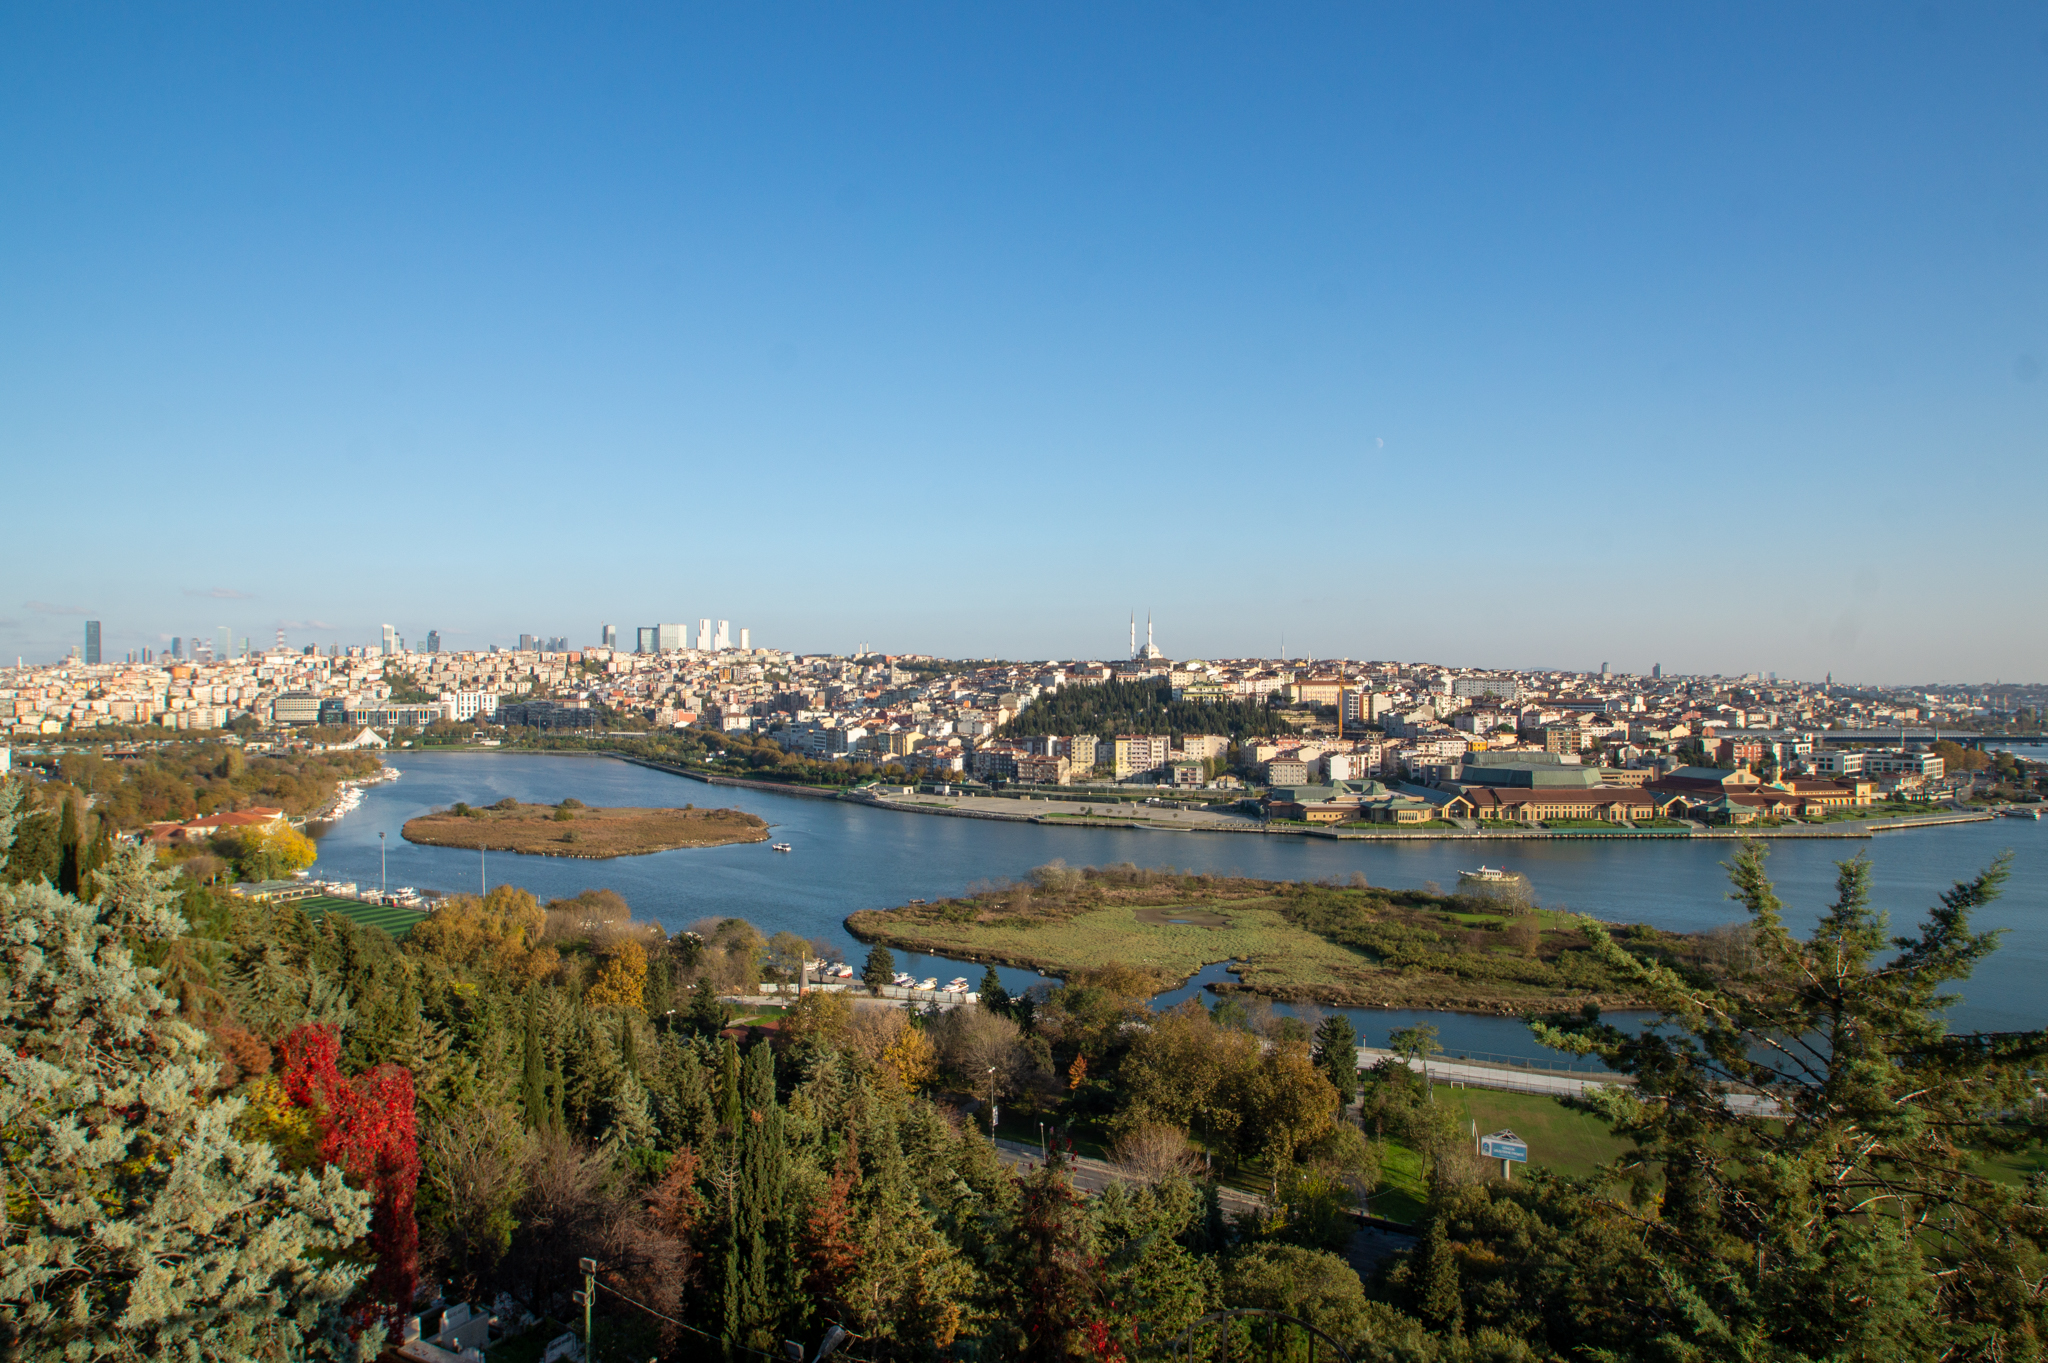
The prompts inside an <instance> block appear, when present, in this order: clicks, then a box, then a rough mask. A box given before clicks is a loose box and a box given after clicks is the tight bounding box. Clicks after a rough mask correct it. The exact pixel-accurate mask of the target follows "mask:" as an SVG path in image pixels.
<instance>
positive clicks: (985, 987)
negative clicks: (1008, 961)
mask: <svg viewBox="0 0 2048 1363" xmlns="http://www.w3.org/2000/svg"><path fill="white" fill-rule="evenodd" d="M891 964H892V965H893V964H894V963H893V962H892V963H891ZM981 1007H982V1009H983V1011H985V1012H990V1013H994V1014H995V1015H996V1016H997V1017H1008V1016H1009V1015H1010V991H1009V990H1007V989H1005V988H1003V977H1002V976H1000V975H998V974H996V968H995V966H993V965H990V966H989V967H988V968H987V969H986V970H984V971H982V972H981Z"/></svg>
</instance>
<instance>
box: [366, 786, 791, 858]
mask: <svg viewBox="0 0 2048 1363" xmlns="http://www.w3.org/2000/svg"><path fill="white" fill-rule="evenodd" d="M400 832H401V833H402V835H403V836H404V838H405V840H406V841H407V842H416V843H419V844H421V845H422V846H425V847H463V848H472V849H482V850H483V851H486V852H520V853H524V854H525V855H527V856H536V857H585V858H590V859H593V860H602V859H604V858H608V857H637V856H644V855H645V854H647V853H649V852H671V851H674V850H676V849H677V848H680V847H724V846H726V845H727V844H729V843H736V842H766V841H768V825H767V823H766V822H765V821H763V820H761V819H759V818H756V817H755V816H754V815H752V814H748V813H745V812H744V811H742V810H737V809H697V808H695V807H693V806H685V807H683V808H681V809H633V808H619V809H598V808H593V807H591V806H589V805H586V804H584V803H583V802H582V801H580V800H575V799H568V800H563V801H562V802H561V803H560V804H553V805H530V804H521V803H520V802H519V801H517V800H509V799H508V800H500V801H499V802H498V803H496V804H494V805H491V806H489V807H488V808H482V809H478V808H472V807H471V806H469V805H466V804H457V805H455V806H454V807H452V808H450V809H437V810H435V811H434V812H433V813H431V814H422V815H420V816H419V817H418V818H417V819H409V820H407V821H406V825H405V827H404V828H403V829H401V830H400Z"/></svg>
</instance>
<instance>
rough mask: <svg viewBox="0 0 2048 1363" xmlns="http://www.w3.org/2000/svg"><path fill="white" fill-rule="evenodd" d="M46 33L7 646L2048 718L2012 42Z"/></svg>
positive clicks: (2023, 151)
mask: <svg viewBox="0 0 2048 1363" xmlns="http://www.w3.org/2000/svg"><path fill="white" fill-rule="evenodd" d="M0 24H4V28H0V33H4V35H5V36H6V39H7V41H6V42H4V43H0V73H4V75H5V77H6V79H5V80H4V82H0V127H4V128H5V129H6V130H7V132H8V136H7V137H5V138H4V139H0V147H4V150H0V165H4V166H5V168H6V170H7V172H8V177H9V185H10V209H11V211H10V213H9V214H8V215H7V216H6V218H5V220H4V221H0V262H4V263H0V296H4V297H5V298H6V299H7V303H8V306H7V308H6V309H5V310H4V312H0V316H4V317H5V319H6V320H5V321H4V322H0V375H4V377H0V449H4V450H5V451H6V453H7V459H6V468H7V472H8V474H9V485H8V486H9V500H10V504H11V506H12V507H15V508H28V509H33V511H34V512H35V514H33V515H26V514H19V512H18V514H17V515H16V517H14V518H13V520H12V521H11V522H10V526H9V534H8V535H7V536H5V537H0V581H4V582H5V583H6V584H7V587H8V591H7V595H6V596H5V597H4V598H0V657H6V658H9V659H11V658H13V657H15V656H23V657H30V658H42V659H44V660H49V659H54V658H56V657H59V656H62V655H63V653H64V652H66V651H67V650H69V649H70V648H72V647H73V646H76V645H79V644H80V643H81V635H80V628H81V622H82V621H83V620H84V619H87V618H91V619H97V620H100V621H102V622H103V624H104V628H105V631H106V643H105V649H106V652H107V654H108V655H109V656H120V655H122V654H124V653H125V652H126V651H128V650H130V649H139V648H141V647H151V648H157V647H160V646H162V644H163V643H165V642H167V639H168V637H169V636H173V635H175V636H182V637H186V638H190V637H192V636H193V635H195V634H197V635H201V636H205V637H209V638H210V637H213V636H214V635H215V634H216V633H217V627H218V626H219V625H220V624H222V623H226V624H227V625H228V626H229V628H230V630H231V631H232V633H233V636H234V638H235V639H237V640H239V639H240V638H242V637H244V636H247V637H249V638H251V639H255V640H259V641H261V640H268V639H269V638H271V637H272V636H273V635H274V633H275V631H276V630H277V629H279V628H283V629H285V630H286V631H287V633H288V634H289V635H291V636H293V637H299V638H303V639H307V640H310V639H313V638H319V639H321V640H323V641H326V640H330V639H336V638H340V639H348V640H354V641H359V642H360V641H365V640H368V639H374V638H375V637H376V635H377V630H378V627H379V625H380V624H382V623H384V622H386V621H391V622H393V623H394V624H396V625H397V627H398V628H400V629H401V630H402V631H404V632H405V633H406V635H407V637H408V638H409V639H417V638H422V637H424V634H425V631H426V630H428V629H439V630H441V632H442V634H443V636H444V639H445V640H446V642H447V645H448V646H449V647H460V646H462V645H463V644H464V643H466V642H471V641H475V642H478V643H488V642H499V643H509V642H511V641H514V640H516V638H517V637H518V635H519V634H521V633H525V632H533V631H539V632H542V633H546V634H561V633H564V632H565V631H566V632H567V633H568V634H569V635H570V637H571V638H572V639H575V640H577V641H578V642H583V641H587V640H588V639H589V638H590V637H592V635H593V631H594V629H595V625H594V623H591V622H590V619H589V617H592V616H593V615H597V616H601V617H602V618H604V619H607V620H618V621H627V622H654V621H662V620H676V619H679V618H683V617H681V616H679V614H678V613H677V612H678V606H677V605H676V603H679V602H680V603H683V604H684V605H688V604H689V603H691V602H698V603H703V602H717V603H719V605H718V610H717V616H718V617H720V618H727V619H730V620H733V621H738V620H740V619H743V618H744V619H745V620H747V621H748V623H749V625H750V626H751V628H752V631H753V637H754V638H755V639H756V640H759V641H764V642H765V641H771V640H772V641H774V642H776V643H777V644H779V645H782V646H787V647H794V648H802V649H806V650H815V651H829V650H844V649H849V648H851V647H852V646H853V645H854V644H855V643H856V642H858V641H860V640H867V641H870V642H875V643H878V644H881V645H882V646H885V647H888V648H890V649H891V650H892V651H898V650H900V651H904V652H920V653H933V654H940V655H948V656H973V657H982V656H1009V655H1014V656H1026V657H1039V658H1056V657H1076V656H1114V655H1115V654H1116V653H1117V652H1119V651H1120V649H1121V647H1122V643H1123V638H1122V636H1123V633H1124V619H1125V616H1126V615H1127V614H1128V610H1129V603H1130V602H1131V601H1132V600H1134V599H1135V600H1138V601H1143V602H1148V603H1150V604H1151V607H1152V609H1153V612H1154V614H1155V616H1156V618H1157V619H1158V620H1159V621H1160V640H1159V642H1160V647H1161V648H1162V649H1163V650H1165V651H1166V652H1168V653H1179V654H1182V655H1185V656H1193V657H1202V656H1230V655H1237V656H1243V655H1249V654H1257V655H1262V656H1275V655H1277V653H1278V652H1279V648H1280V644H1281V641H1282V639H1283V638H1284V639H1285V640H1286V641H1287V643H1288V646H1289V649H1290V651H1292V650H1296V649H1299V650H1302V651H1312V652H1314V653H1316V654H1318V655H1328V656H1339V655H1348V656H1358V657H1364V656H1392V657H1430V658H1441V659H1445V660H1449V661H1456V662H1461V663H1463V662H1467V661H1469V662H1470V663H1471V664H1473V665H1480V664H1488V665H1498V666H1525V667H1574V668H1591V667H1597V665H1598V664H1599V662H1600V661H1601V660H1603V659H1604V660H1609V661H1611V662H1613V663H1614V664H1615V666H1617V667H1638V668H1647V667H1648V666H1649V664H1650V662H1651V661H1662V662H1663V663H1664V664H1665V665H1666V667H1667V668H1674V669H1678V670H1681V671H1704V672H1713V671H1726V670H1730V669H1739V670H1745V671H1746V670H1775V671H1777V672H1779V673H1780V674H1781V675H1799V676H1810V677H1818V676H1821V675H1823V674H1825V673H1827V672H1830V671H1831V672H1833V673H1835V674H1836V675H1837V676H1839V677H1845V678H1847V677H1854V678H1858V679H1861V680H1867V681H1870V682H1873V683H1882V682H1910V681H1916V680H1925V679H1929V678H1951V679H1968V680H1987V681H1988V680H1992V679H2014V678H2019V679H2034V680H2038V679H2041V678H2043V677H2048V637H2044V636H2043V635H2042V633H2041V631H2040V630H2039V629H2038V628H2037V627H2035V622H2036V621H2038V619H2039V618H2040V616H2041V613H2042V607H2043V605H2044V604H2048V602H2044V596H2043V585H2042V584H2043V582H2044V580H2048V556H2044V554H2043V552H2042V550H2041V548H2040V546H2039V542H2038V540H2037V538H2035V537H2034V536H2032V535H2030V534H2027V533H2025V532H2024V531H2023V530H2021V531H2009V530H2007V529H2005V528H2004V527H2003V526H2002V525H2001V524H2000V522H1999V519H1998V518H1999V513H2000V512H2001V511H2002V510H2003V509H2005V508H2006V507H2009V506H2025V505H2032V504H2039V503H2040V502H2041V501H2043V500H2044V495H2048V459H2043V458H2042V454H2043V449H2042V443H2043V433H2044V430H2048V382H2043V373H2042V370H2043V366H2044V364H2048V329H2044V321H2043V319H2044V318H2048V307H2044V306H2043V305H2044V304H2048V268H2044V264H2048V261H2044V253H2048V177H2044V176H2043V175H2042V174H2041V173H2040V170H2039V157H2038V151H2037V149H2036V147H2035V145H2034V138H2033V136H2032V130H2033V129H2036V128H2038V127H2040V126H2043V125H2044V123H2048V81H2044V80H2043V79H2042V77H2043V74H2044V72H2048V47H2044V39H2043V35H2042V32H2041V24H2040V20H2039V15H2038V11H2036V10H2033V9H2028V8H2025V7H2020V6H1986V7H1980V8H1975V9H1970V10H1942V11H1939V12H1937V11H1936V10H1932V9H1929V8H1926V7H1923V6H1917V5H1905V4H1895V5H1874V6H1869V7H1863V8H1860V9H1858V10H1857V11H1856V12H1855V15H1854V18H1853V20H1852V21H1844V20H1843V19H1842V18H1841V16H1838V15H1835V14H1832V13H1823V12H1820V11H1793V12H1785V11H1782V10H1780V9H1776V8H1772V7H1765V6H1747V7H1734V8H1722V9H1719V10H1716V11H1714V12H1713V13H1711V14H1706V13H1701V14H1697V15H1689V14H1685V13H1680V12H1666V11H1657V12H1645V11H1640V10H1633V9H1628V8H1624V7H1608V8H1599V7H1595V8H1592V9H1585V10H1579V11H1573V12H1570V13H1565V14H1557V13H1548V12H1544V13H1538V12H1533V11H1516V10H1513V9H1504V10H1499V11H1488V12H1485V13H1478V12H1474V13H1471V14H1461V13H1437V12H1405V11H1400V10H1395V9H1371V8H1363V7H1340V6H1306V7H1302V8H1299V9H1296V10H1291V11H1287V12H1285V13H1273V12H1270V11H1268V10H1263V9H1254V8H1249V7H1247V8H1240V9H1233V8H1230V7H1210V8H1205V9H1204V10H1202V11H1201V12H1199V13H1193V12H1184V11H1182V10H1178V9H1173V8H1169V7H1156V8H1148V7H1143V6H1133V7H1126V8H1122V9H1118V10H1115V11H1111V12H1101V11H1098V10H1095V9H1084V8H1081V7H1078V6H1067V7H1060V6H1049V7H1040V8H1035V9H1033V10H1031V11H1029V12H1028V13H1027V12H999V11H987V12H952V11H944V10H937V9H914V8H912V9H894V10H887V11H882V10H863V9H857V8H856V9H848V10H844V11H838V12H832V13H818V14H812V15H807V16H806V17H805V20H804V22H803V23H802V24H800V25H788V24H784V23H781V22H779V21H777V20H776V19H775V18H774V17H772V16H769V15H765V14H758V13H753V12H734V13H729V14H680V13H671V12H666V11H658V10H653V9H633V10H627V11H622V12H621V13H620V14H619V15H617V16H616V18H615V21H614V22H612V23H608V24H602V25H600V24H594V23H591V22H589V21H588V19H587V17H586V16H578V15H570V14H565V13H554V12H549V11H546V10H527V11H518V12H517V18H514V17H513V16H512V15H510V14H506V13H496V12H494V13H491V14H483V13H475V14H472V13H469V12H465V11H452V10H451V11H434V12H430V13H419V12H415V11H412V10H407V9H402V8H399V7H396V6H381V7H380V6H369V7H365V8H364V9H362V10H360V11H357V12H355V13H352V14H351V15H349V16H346V17H344V16H340V15H329V14H324V13H318V12H311V11H307V12H284V11H265V10H262V9H259V8H254V7H248V8H239V9H237V8H234V7H230V8H229V9H228V10H226V11H210V12H206V13H198V14H192V13H171V12H156V13H147V12H145V13H138V14H135V15H131V16H126V17H125V18H124V19H123V21H122V22H121V23H118V24H116V23H112V22H109V21H106V20H105V19H104V18H103V17H102V16H99V15H96V14H94V13H92V12H91V11H89V10H79V9H42V10H35V9H21V10H17V11H15V12H13V13H11V14H9V15H8V16H7V17H6V18H5V19H4V20H0ZM1902 88H1911V89H1912V90H1914V91H1915V96H1914V98H1913V99H1911V100H1901V99H1900V98H1899V97H1898V91H1899V90H1900V89H1902ZM1978 522H1988V523H1989V525H1988V528H1986V529H1984V530H1982V531H1981V532H1979V531H1977V530H1976V528H1975V527H1976V525H1977V523H1978ZM1966 531H1968V533H1965V532H1966ZM286 546H289V548H288V549H287V548H286ZM508 583H516V589H513V590H508ZM593 602H595V603H596V605H595V607H593V604H592V603H593ZM222 612H226V613H227V615H228V619H227V620H226V621H225V622H222V621H221V620H219V619H217V618H214V617H216V616H218V615H219V614H220V613H222ZM703 614H705V612H704V610H703V609H702V608H701V605H700V606H699V607H697V608H693V609H692V610H691V611H690V613H689V614H688V616H687V619H688V621H689V622H690V624H691V626H692V628H693V631H694V625H695V622H696V621H697V620H698V619H699V618H700V617H701V616H702V615H703ZM628 627H629V628H630V627H632V626H631V625H629V626H628ZM1631 659H1633V660H1636V661H1633V662H1631V661H1629V660H1631Z"/></svg>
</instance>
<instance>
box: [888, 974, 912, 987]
mask: <svg viewBox="0 0 2048 1363" xmlns="http://www.w3.org/2000/svg"><path fill="white" fill-rule="evenodd" d="M916 982H917V976H915V975H913V974H911V973H910V972H909V971H907V970H899V971H897V972H896V975H895V977H894V978H893V979H892V980H891V981H890V983H891V984H894V985H895V986H896V987H897V988H899V989H908V988H910V986H911V985H913V984H915V983H916Z"/></svg>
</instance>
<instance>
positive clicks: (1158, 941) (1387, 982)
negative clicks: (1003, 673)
mask: <svg viewBox="0 0 2048 1363" xmlns="http://www.w3.org/2000/svg"><path fill="white" fill-rule="evenodd" d="M846 927H847V930H848V931H850V932H851V933H852V934H853V935H854V936H856V937H858V938H860V939H861V940H862V941H866V942H876V943H880V944H882V945H884V946H889V947H894V948H897V949H898V950H905V951H918V952H925V953H928V954H931V955H935V956H949V957H955V958H968V959H973V960H977V961H993V962H995V963H996V964H999V965H1008V966H1019V967H1023V968H1025V969H1036V970H1039V971H1042V972H1044V973H1045V974H1047V975H1056V976H1061V977H1066V976H1070V975H1072V974H1074V973H1075V972H1077V971H1080V970H1085V969H1089V968H1093V967H1098V966H1103V965H1108V964H1111V963H1116V964H1119V965H1124V966H1129V967H1133V968H1135V969H1138V970H1141V971H1144V972H1146V973H1149V974H1150V975H1152V976H1153V977H1154V979H1155V981H1156V982H1157V983H1158V986H1159V988H1160V989H1162V990H1164V989H1169V988H1172V987H1174V986H1176V985H1178V984H1181V983H1183V982H1185V981H1186V980H1187V979H1188V978H1189V977H1191V976H1193V975H1194V974H1195V973H1196V972H1198V971H1199V970H1201V969H1202V968H1203V967H1205V966H1209V965H1213V964H1216V963H1217V962H1220V961H1231V962H1235V963H1236V964H1235V965H1234V966H1233V967H1232V973H1234V974H1235V975H1236V976H1237V979H1236V980H1235V982H1224V983H1219V984H1216V985H1213V986H1212V988H1215V989H1216V990H1217V991H1218V992H1229V991H1231V990H1243V991H1246V992H1248V993H1253V994H1260V995H1264V996H1266V997H1268V998H1271V999H1274V1000H1278V1001H1283V1002H1292V1003H1318V1004H1324V1005H1334V1006H1338V1007H1351V1008H1423V1009H1442V1010H1447V1011H1453V1012H1470V1013H1491V1014H1501V1015H1508V1016H1515V1015H1521V1014H1528V1013H1542V1012H1554V1011H1562V1010H1571V1009H1577V1008H1579V1007H1580V1006H1582V1005H1584V1004H1588V1003H1592V1004H1597V1005H1599V1006H1600V1007H1601V1008H1604V1009H1612V1008H1626V1007H1630V1006H1635V1005H1640V1003H1641V1000H1640V999H1638V998H1636V997H1634V996H1633V994H1632V993H1631V992H1630V991H1629V989H1628V987H1627V986H1626V985H1624V984H1623V983H1622V982H1621V981H1620V980H1617V979H1615V978H1614V977H1613V975H1612V974H1611V973H1610V972H1609V971H1608V970H1607V968H1606V967H1605V966H1604V965H1603V964H1602V963H1601V962H1600V960H1599V958H1598V957H1597V955H1596V954H1595V953H1594V952H1593V950H1592V942H1591V940H1590V939H1589V938H1588V936H1587V934H1586V932H1585V928H1584V924H1583V921H1582V920H1581V919H1579V918H1577V917H1576V916H1575V915H1572V914H1567V913H1557V912H1552V911H1550V910H1546V909H1542V908H1539V907H1537V906H1536V905H1534V904H1533V903H1531V902H1530V901H1529V900H1528V898H1527V895H1526V890H1525V887H1524V886H1522V885H1521V884H1520V882H1519V881H1511V882H1509V883H1505V884H1501V885H1491V884H1479V885H1469V886H1461V887H1460V889H1459V892H1457V893H1455V894H1444V893H1441V892H1440V891H1438V890H1437V889H1436V887H1435V886H1430V887H1428V888H1426V889H1422V890H1389V889H1381V888H1377V887H1368V886H1366V885H1364V884H1363V883H1354V884H1351V885H1343V886H1338V885H1330V884H1320V883H1314V882H1287V881H1262V880H1250V879H1243V878H1238V877H1229V876H1206V875H1189V874H1185V873H1180V872H1176V871H1172V870H1170V869H1169V870H1160V871H1152V870H1144V869H1141V868H1138V867H1134V866H1105V867H1100V868H1088V869H1082V870H1076V869H1070V868H1067V867H1064V866H1058V865H1054V866H1050V867H1042V868H1040V869H1039V870H1038V871H1036V872H1034V873H1033V874H1032V876H1031V878H1030V879H1029V880H1027V881H1024V882H1022V883H1018V884H1013V885H997V886H982V887H977V889H975V890H972V891H970V892H969V893H967V894H965V895H962V896H960V897H958V898H953V899H942V900H939V901H937V902H935V903H931V904H923V903H919V904H911V905H906V906H904V907H902V908H897V909H866V910H862V911H860V912H858V913H855V914H852V915H851V916H849V917H848V918H847V920H846ZM1610 930H1611V932H1612V934H1613V936H1614V938H1615V940H1616V941H1617V942H1618V943H1619V944H1620V945H1621V946H1622V947H1623V949H1624V950H1626V951H1628V952H1629V953H1631V954H1632V955H1636V956H1639V957H1643V958H1647V959H1653V960H1659V961H1662V962H1664V963H1665V964H1669V965H1672V966H1675V967H1677V968H1680V969H1682V970H1699V971H1706V972H1713V971H1714V970H1716V969H1717V968H1718V967H1719V966H1720V965H1721V964H1722V960H1721V958H1722V957H1724V956H1726V955H1728V954H1730V953H1731V952H1739V951H1740V950H1741V943H1739V942H1737V941H1735V940H1733V939H1726V940H1724V938H1723V937H1722V936H1719V935H1716V934H1685V933H1670V932H1661V931H1658V930H1657V929H1654V928H1650V927H1645V926H1634V927H1626V928H1623V927H1612V926H1610Z"/></svg>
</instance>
